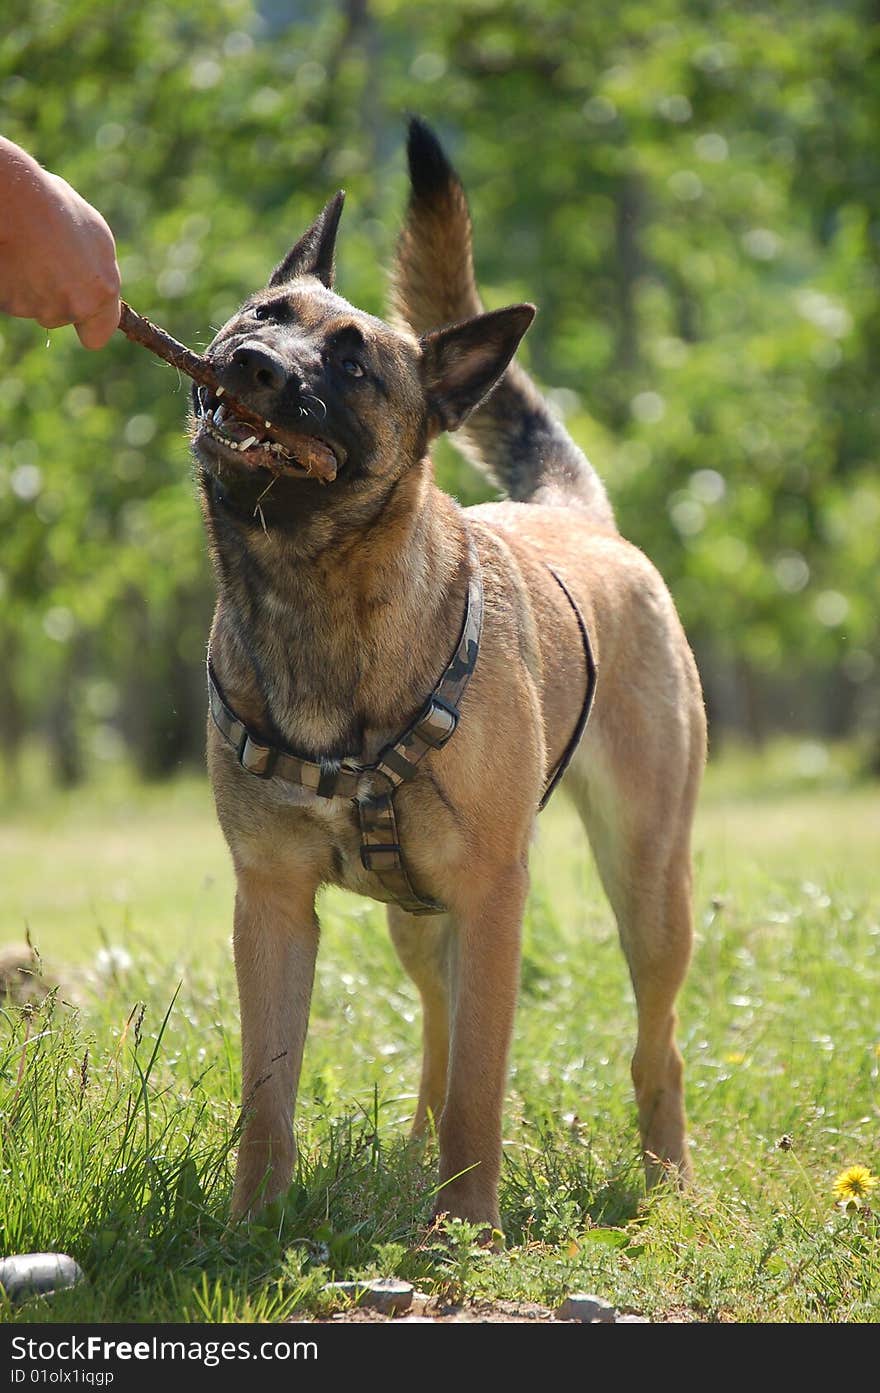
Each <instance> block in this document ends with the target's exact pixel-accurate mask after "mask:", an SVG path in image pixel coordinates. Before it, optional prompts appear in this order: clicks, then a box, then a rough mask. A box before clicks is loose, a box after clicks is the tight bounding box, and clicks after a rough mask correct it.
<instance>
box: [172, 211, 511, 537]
mask: <svg viewBox="0 0 880 1393" xmlns="http://www.w3.org/2000/svg"><path fill="white" fill-rule="evenodd" d="M342 202H343V195H342V194H341V193H340V194H337V195H336V197H335V198H334V199H332V200H331V202H330V203H328V204H327V206H326V208H325V209H324V210H323V212H322V213H321V214H320V216H319V217H318V218H317V219H316V221H315V222H314V223H313V224H312V226H311V227H310V228H309V229H308V231H307V232H306V233H305V234H304V235H303V236H302V237H301V238H300V240H299V241H298V242H297V243H296V245H295V246H294V247H293V248H292V249H291V250H290V251H289V252H288V254H287V256H286V257H285V258H284V259H283V261H281V262H280V264H279V265H278V266H277V267H276V268H275V270H274V271H273V273H272V275H271V276H270V278H269V283H268V285H267V286H266V287H265V289H262V290H259V291H257V292H256V293H255V294H253V295H251V296H250V297H249V298H248V299H247V300H246V301H245V303H244V304H243V306H242V308H241V309H240V310H239V311H238V313H237V314H236V315H234V316H233V317H232V319H230V320H229V321H228V323H227V324H225V325H224V326H223V328H222V329H221V330H220V332H219V333H218V334H217V336H216V338H215V339H214V341H213V343H212V344H211V345H210V347H209V348H208V350H207V353H206V357H207V358H208V359H209V360H210V362H211V363H212V365H213V366H214V368H215V371H216V373H217V378H218V381H219V383H220V384H221V386H222V387H223V388H224V389H225V390H226V391H228V392H229V393H230V395H232V396H234V397H236V398H238V399H239V400H240V401H242V402H243V403H245V404H246V405H247V406H248V407H250V408H251V409H252V410H254V411H256V412H257V413H258V414H259V415H260V416H261V417H263V418H264V419H265V421H266V422H268V423H271V424H269V425H267V427H266V430H265V431H264V432H263V433H260V432H259V431H257V432H255V430H254V428H253V427H252V426H250V425H246V424H245V423H244V422H243V421H241V420H239V419H237V418H236V417H235V415H234V414H233V413H232V412H230V411H227V410H225V409H224V406H223V401H222V396H218V395H216V394H215V393H213V392H211V391H209V390H208V389H207V388H205V387H199V388H195V387H194V389H193V417H194V419H193V423H192V440H193V448H194V450H195V453H196V457H197V459H198V461H199V464H200V466H201V470H202V474H203V481H204V482H205V484H206V485H208V486H213V487H214V492H215V494H217V495H218V496H219V497H220V500H221V502H223V501H227V502H228V503H229V504H230V506H232V507H233V508H234V509H235V511H236V512H237V514H238V515H239V516H240V517H241V518H243V519H247V518H248V517H250V516H253V515H255V514H256V512H259V522H258V523H256V520H255V525H260V524H263V525H265V523H266V522H269V523H274V524H276V525H281V526H284V525H295V522H296V519H297V517H298V516H299V515H300V514H301V513H302V512H303V510H304V506H305V511H311V510H312V509H313V508H314V507H316V506H320V507H321V508H322V509H323V508H326V507H328V506H331V501H332V500H339V501H341V499H342V498H343V497H344V496H349V497H350V496H352V495H357V496H358V497H359V498H360V499H364V497H365V496H366V497H373V496H375V497H376V498H377V499H380V498H382V497H385V496H387V494H388V491H389V485H390V484H391V483H393V482H394V481H395V480H396V479H397V478H398V477H399V476H400V475H401V474H402V473H404V472H405V471H406V470H408V469H409V468H411V467H412V466H413V465H414V464H415V463H417V462H418V461H419V460H421V459H423V458H424V455H425V452H426V449H427V445H428V442H429V441H430V439H431V438H432V437H433V436H434V435H436V434H438V433H439V432H440V431H442V430H455V429H456V428H457V427H458V426H460V425H461V423H462V422H463V421H464V420H465V419H466V417H467V416H468V415H469V414H470V412H471V411H472V410H473V409H474V408H475V407H476V406H477V405H478V404H479V403H480V402H481V401H482V400H483V398H484V397H485V396H486V395H487V394H488V393H489V392H490V391H491V390H492V388H493V386H494V385H495V383H496V382H497V381H498V379H499V378H500V377H501V375H502V373H503V372H504V370H505V368H506V367H507V365H508V364H509V362H510V360H511V358H512V357H513V354H514V353H515V351H516V348H517V345H518V344H519V341H520V339H521V338H522V336H523V334H524V333H525V331H526V330H527V329H528V327H529V325H530V324H531V322H532V319H533V317H534V313H535V311H534V307H533V306H532V305H514V306H512V307H510V308H509V309H504V310H497V311H495V312H494V313H490V314H484V315H479V316H478V317H476V318H474V319H470V320H467V321H466V322H464V323H462V324H456V325H452V326H450V327H446V328H441V329H437V330H436V331H434V332H432V333H428V334H425V335H423V336H422V338H420V339H419V338H417V337H415V335H413V334H410V333H407V332H405V331H402V332H401V331H398V330H396V329H393V328H391V327H390V326H389V325H388V324H386V323H384V321H382V320H380V319H377V318H375V317H374V316H373V315H370V314H365V313H364V312H363V311H362V310H358V309H355V308H354V306H353V305H351V304H349V302H348V301H347V300H344V299H343V298H342V297H341V296H340V295H338V294H336V293H335V291H334V290H333V260H334V247H335V242H336V231H337V227H338V224H339V216H340V213H341V211H342ZM273 428H274V429H276V430H277V429H278V428H281V429H282V430H283V431H287V432H296V433H298V434H301V435H303V436H311V437H313V438H316V439H317V440H318V441H320V442H322V443H323V445H325V446H329V448H330V449H331V450H332V452H333V454H334V455H335V457H336V464H337V469H336V477H335V479H334V480H333V482H332V483H330V484H329V485H327V486H326V489H325V488H324V487H323V486H322V485H321V484H320V483H319V482H318V481H317V480H315V479H313V478H311V477H310V476H309V475H308V474H307V473H306V472H305V471H304V470H303V471H301V472H300V471H298V470H297V469H296V466H295V465H294V464H291V467H290V468H289V469H287V468H284V470H283V474H282V475H281V477H277V476H278V473H279V465H281V466H282V467H283V466H285V465H286V464H288V463H290V461H289V460H288V459H287V456H286V454H285V451H284V450H283V448H282V447H281V445H280V444H279V442H278V441H277V439H276V437H275V435H274V434H273ZM270 485H271V492H270V491H269V486H270ZM264 494H267V497H266V503H265V505H264V506H263V507H262V508H261V509H259V510H256V509H255V508H254V507H252V506H251V504H252V503H253V502H255V501H256V500H258V499H259V498H261V497H262V496H263V495H264Z"/></svg>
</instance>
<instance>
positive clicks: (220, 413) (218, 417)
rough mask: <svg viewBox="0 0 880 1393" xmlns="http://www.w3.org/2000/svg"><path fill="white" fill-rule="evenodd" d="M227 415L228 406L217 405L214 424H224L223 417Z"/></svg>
mask: <svg viewBox="0 0 880 1393" xmlns="http://www.w3.org/2000/svg"><path fill="white" fill-rule="evenodd" d="M225 415H226V407H225V406H218V407H217V410H216V411H215V412H214V424H215V425H218V426H219V425H222V424H223V417H224V416H225Z"/></svg>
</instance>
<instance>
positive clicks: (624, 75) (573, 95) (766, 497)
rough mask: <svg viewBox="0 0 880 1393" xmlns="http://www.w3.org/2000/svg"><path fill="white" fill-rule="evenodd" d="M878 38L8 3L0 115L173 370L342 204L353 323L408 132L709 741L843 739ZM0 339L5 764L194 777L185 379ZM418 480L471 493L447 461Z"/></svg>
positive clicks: (197, 681) (201, 635) (818, 18)
mask: <svg viewBox="0 0 880 1393" xmlns="http://www.w3.org/2000/svg"><path fill="white" fill-rule="evenodd" d="M878 34H880V25H878V14H877V11H876V5H875V4H874V3H868V0H843V3H841V4H837V5H834V6H831V5H822V4H807V5H804V4H802V3H801V4H797V5H796V4H794V3H791V0H779V3H774V4H772V5H770V4H768V3H753V4H749V5H738V6H734V5H730V4H727V3H721V0H703V3H700V4H687V3H684V0H651V3H647V0H637V2H636V3H633V4H630V5H627V6H616V7H613V6H610V5H602V4H599V5H593V6H577V5H571V4H570V3H568V0H540V3H538V0H450V3H449V4H447V5H445V6H442V7H441V6H436V7H428V6H418V5H417V6H413V5H412V4H409V3H404V0H342V3H339V4H337V5H328V4H319V3H317V0H314V2H313V3H299V4H292V3H291V4H288V5H284V4H282V3H280V0H278V3H268V0H266V3H263V4H259V5H257V4H253V3H251V0H211V3H208V2H207V0H192V2H191V3H189V4H187V5H186V6H171V5H168V4H167V3H164V0H142V3H141V4H140V5H139V6H138V7H137V8H136V9H131V8H130V7H127V6H123V5H122V4H118V3H107V0H64V3H61V0H28V3H24V0H7V8H6V27H5V34H4V37H3V39H2V40H0V112H2V117H0V120H2V129H3V131H4V134H6V135H8V136H10V137H11V138H12V139H14V140H18V141H19V142H20V143H22V144H23V145H25V146H27V148H29V149H30V150H31V151H32V152H33V153H34V154H35V155H36V156H37V157H38V158H39V159H41V160H42V161H43V162H44V163H45V164H46V165H47V166H48V167H50V168H52V169H55V170H56V171H57V172H59V173H61V174H63V175H64V176H65V177H66V178H67V179H68V180H69V181H70V182H71V183H73V184H74V185H75V186H76V187H77V188H78V189H79V190H80V192H81V193H83V195H84V196H85V197H87V198H89V199H90V201H91V202H93V203H94V204H95V205H96V206H97V207H99V208H100V209H101V211H102V212H103V213H104V214H105V216H106V217H107V218H108V220H109V222H110V223H111V225H112V226H113V228H114V230H115V232H116V235H117V238H118V241H119V246H120V255H121V264H122V269H123V276H124V282H125V294H126V297H127V298H128V299H129V300H131V302H132V303H133V304H134V305H135V306H136V307H137V308H138V309H140V310H142V311H143V312H144V313H146V314H149V315H151V316H152V317H155V318H157V319H158V320H159V321H160V322H162V323H165V324H167V325H168V327H169V328H171V329H172V331H173V332H175V333H176V334H177V335H178V336H179V337H181V338H184V339H186V340H187V341H189V342H191V343H192V344H194V345H198V344H200V343H204V342H206V341H207V339H208V338H209V337H210V336H211V333H212V326H216V325H218V324H219V323H221V322H222V321H223V320H224V319H225V318H226V317H227V315H228V314H229V313H230V312H231V311H232V310H233V309H234V307H235V306H236V304H237V303H238V301H239V300H240V299H241V297H242V296H243V295H244V294H245V293H247V292H248V291H249V290H250V289H252V288H253V286H254V285H256V284H259V283H260V282H261V281H262V279H263V278H264V277H265V275H266V272H267V270H268V268H270V267H271V266H272V265H273V264H274V262H275V261H276V260H277V259H278V257H279V255H280V254H281V253H282V252H283V250H284V249H285V247H286V245H287V244H288V243H289V242H290V241H291V240H292V239H293V238H294V237H295V236H296V235H298V232H299V231H300V230H301V229H302V227H303V226H304V225H305V224H306V222H307V221H308V220H309V219H310V218H311V216H312V215H313V214H314V211H315V209H316V208H317V207H318V206H320V204H321V203H322V202H323V200H324V199H325V198H326V197H327V196H328V194H329V193H331V192H332V191H333V189H334V188H336V187H338V186H340V185H344V186H345V187H346V188H347V189H348V191H349V204H348V209H347V212H346V220H345V228H344V235H343V237H342V240H341V243H340V285H341V288H342V289H343V291H344V293H346V294H347V295H349V296H350V297H351V298H352V299H353V300H355V301H356V302H358V303H359V304H362V305H364V306H365V307H366V308H368V309H372V310H374V311H378V312H381V310H382V306H383V299H384V282H383V278H382V276H381V275H377V271H376V268H377V265H380V264H381V263H382V262H383V260H387V258H388V257H389V256H390V255H391V252H392V248H393V237H394V229H395V224H396V221H397V218H398V210H399V209H400V207H401V205H402V200H403V198H404V197H405V179H404V169H403V164H404V162H403V158H402V115H401V114H402V113H403V112H405V111H406V110H419V111H421V112H422V113H424V114H425V115H426V116H427V117H428V119H430V120H431V121H433V122H434V123H435V125H436V126H437V128H438V130H439V131H440V133H441V135H442V137H443V138H444V139H445V140H446V142H447V144H448V146H449V148H450V150H451V152H452V154H453V157H454V158H455V159H456V160H457V162H458V164H459V166H460V169H461V172H462V174H463V176H464V178H465V182H466V185H467V187H468V190H469V193H470V197H471V201H472V207H473V211H474V220H475V226H476V247H477V257H478V263H479V269H480V275H481V282H482V284H483V287H484V291H485V296H486V299H487V301H488V303H489V304H491V305H497V304H501V303H503V302H504V301H506V300H510V299H514V298H520V297H523V296H528V297H529V298H532V299H534V300H536V301H537V302H538V304H539V306H540V308H541V314H540V315H539V318H538V320H537V322H536V325H535V328H534V329H533V331H532V332H531V333H530V335H529V337H528V340H527V343H526V346H525V357H526V359H527V360H528V361H529V362H530V365H531V367H532V369H533V370H534V372H535V373H536V375H537V377H538V378H539V380H540V381H542V382H543V383H546V384H551V385H552V397H553V400H554V402H555V403H556V405H557V407H558V409H559V410H560V411H561V412H563V413H564V415H565V416H566V418H567V420H568V424H569V426H570V428H571V430H572V432H573V434H574V435H575V436H576V438H577V439H578V440H579V442H580V443H582V444H583V445H584V447H585V448H586V449H587V451H588V453H590V455H591V456H592V458H593V459H594V462H595V463H596V465H597V466H598V467H599V469H600V471H601V472H602V474H603V476H604V477H605V478H606V480H607V481H608V484H609V487H610V490H611V493H612V497H613V499H614V502H615V506H616V508H617V511H618V516H619V519H620V523H621V526H622V529H623V531H624V532H625V533H626V535H627V536H629V537H631V538H632V539H633V540H634V541H635V542H636V543H637V544H639V545H640V546H642V547H643V548H644V549H645V550H646V551H647V552H648V554H649V555H650V556H651V557H652V558H653V559H654V560H655V561H656V562H657V564H658V565H659V566H660V568H661V570H662V571H663V573H664V575H665V576H666V577H667V579H668V580H669V582H670V584H671V586H672V589H673V592H674V594H675V597H676V600H677V602H678V604H679V607H680V609H681V612H682V616H683V618H684V621H685V623H686V625H687V627H688V631H689V633H690V635H691V638H692V641H693V642H694V645H695V647H696V649H697V653H698V656H699V658H700V662H701V668H702V671H703V675H704V680H705V682H706V686H707V692H708V696H709V701H710V708H711V709H712V712H713V715H714V716H715V717H716V730H717V729H718V728H720V727H721V726H722V725H723V723H724V722H725V721H734V722H738V723H745V724H746V725H747V726H748V727H749V728H750V729H751V730H752V732H753V733H760V731H761V730H762V729H763V728H765V727H766V726H768V725H772V724H775V723H794V724H796V725H797V724H801V725H804V724H809V723H813V724H815V725H816V726H817V727H818V728H820V729H823V730H824V731H826V732H827V733H831V734H840V733H846V732H848V731H849V730H851V729H852V727H853V725H854V723H855V722H857V721H858V719H859V718H860V717H861V718H862V719H864V718H865V716H866V714H868V715H869V714H870V709H871V708H870V701H871V697H872V695H873V699H874V700H875V702H876V694H877V661H878V657H880V630H878V614H880V578H878V566H877V536H878V531H880V471H878V469H877V461H876V454H877V442H878V436H880V406H878V402H877V393H876V389H875V385H874V372H875V364H876V362H877V361H878V348H880V209H878V197H880V195H878V189H880V168H878V163H880V159H878V152H877V144H876V130H877V128H878V117H880V80H878V79H880V62H878ZM0 333H2V337H3V347H2V350H0V364H2V368H3V371H2V379H0V529H2V536H3V543H2V549H0V594H2V608H0V722H2V726H3V743H4V751H5V753H6V755H7V758H10V759H11V758H13V756H14V751H15V749H16V747H17V745H18V744H19V743H20V741H21V740H22V739H23V738H24V736H25V735H26V733H27V732H28V731H30V730H33V729H35V728H39V729H41V730H43V731H44V732H45V733H46V734H48V736H49V737H50V739H51V741H52V744H53V748H54V750H55V753H56V768H57V770H58V773H59V777H62V778H66V779H73V778H76V777H78V776H79V775H80V774H81V773H82V771H83V770H84V769H87V768H88V765H89V760H90V758H91V755H92V753H98V754H112V753H114V751H115V750H117V748H119V746H120V745H122V746H123V747H124V748H126V749H127V750H128V751H129V752H130V754H131V755H132V757H133V758H134V759H135V761H136V763H137V765H138V767H139V768H140V769H141V770H142V772H144V773H145V774H151V775H155V774H161V773H164V772H167V771H168V770H170V769H172V768H174V767H176V766H177V764H178V763H179V762H180V761H181V760H182V759H185V758H199V757H200V754H201V746H202V738H203V737H202V722H203V714H202V713H203V706H204V698H203V692H202V672H201V659H202V656H203V652H204V639H205V634H206V630H207V619H208V614H209V609H210V594H211V587H210V580H209V577H208V574H207V567H206V564H205V560H204V554H203V546H202V542H201V537H200V523H199V519H198V512H197V508H196V507H195V503H194V499H193V491H192V489H191V488H190V487H187V484H186V477H187V470H188V464H187V451H186V445H185V440H184V434H183V430H182V422H183V418H184V414H185V402H186V390H185V384H178V383H176V382H175V380H174V377H173V374H170V373H169V370H168V369H167V368H165V367H163V366H161V365H159V364H158V363H153V362H152V361H149V360H147V359H146V358H145V356H144V355H140V354H138V351H137V350H136V349H134V348H133V347H132V346H131V345H129V344H127V343H126V342H125V341H124V340H122V339H121V337H120V340H119V342H118V343H115V344H114V345H113V346H112V347H111V348H109V349H108V350H105V351H104V352H102V353H100V354H96V355H89V354H86V353H85V352H83V351H82V350H80V349H79V347H78V345H77V344H76V343H75V341H74V337H73V333H72V331H59V332H58V333H56V334H53V335H51V336H50V346H49V347H48V348H47V346H46V336H45V335H44V334H43V333H42V332H41V331H39V330H38V329H36V328H35V326H33V325H27V324H21V323H17V322H15V321H12V320H5V321H3V322H2V324H0ZM438 470H439V475H440V478H441V482H443V483H444V485H445V486H447V487H449V488H451V489H452V490H453V491H454V492H456V493H458V494H459V496H461V497H462V498H464V499H465V500H466V501H471V500H472V499H475V498H477V497H482V496H486V490H485V485H484V484H483V483H482V481H480V480H477V479H476V478H475V477H474V476H473V475H472V473H471V472H470V471H469V470H468V469H467V468H466V467H465V466H464V465H462V464H461V462H460V461H459V460H458V457H457V456H456V455H455V454H454V452H453V450H452V449H451V447H449V446H447V445H444V446H443V448H442V449H441V450H440V451H439V452H438Z"/></svg>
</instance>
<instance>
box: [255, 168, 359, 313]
mask: <svg viewBox="0 0 880 1393" xmlns="http://www.w3.org/2000/svg"><path fill="white" fill-rule="evenodd" d="M344 202H345V190H344V189H340V190H339V193H338V194H336V196H335V198H331V200H330V202H329V203H328V204H327V206H326V207H325V208H324V209H323V210H322V212H320V213H319V214H318V216H317V217H316V218H315V221H314V222H313V223H312V225H311V227H310V228H309V230H308V232H304V233H303V235H302V237H300V239H299V241H298V242H297V244H296V246H295V247H291V249H290V251H289V252H288V253H287V255H286V257H285V258H284V260H283V261H279V263H278V265H277V266H276V267H275V270H274V271H273V272H272V274H271V276H270V277H269V284H270V285H283V284H284V283H285V281H292V280H293V279H294V277H295V276H317V278H318V280H319V281H320V282H321V283H322V285H326V287H327V289H328V290H332V288H333V253H334V251H335V249H336V233H337V230H338V228H339V219H340V216H341V214H342V205H343V203H344Z"/></svg>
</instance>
